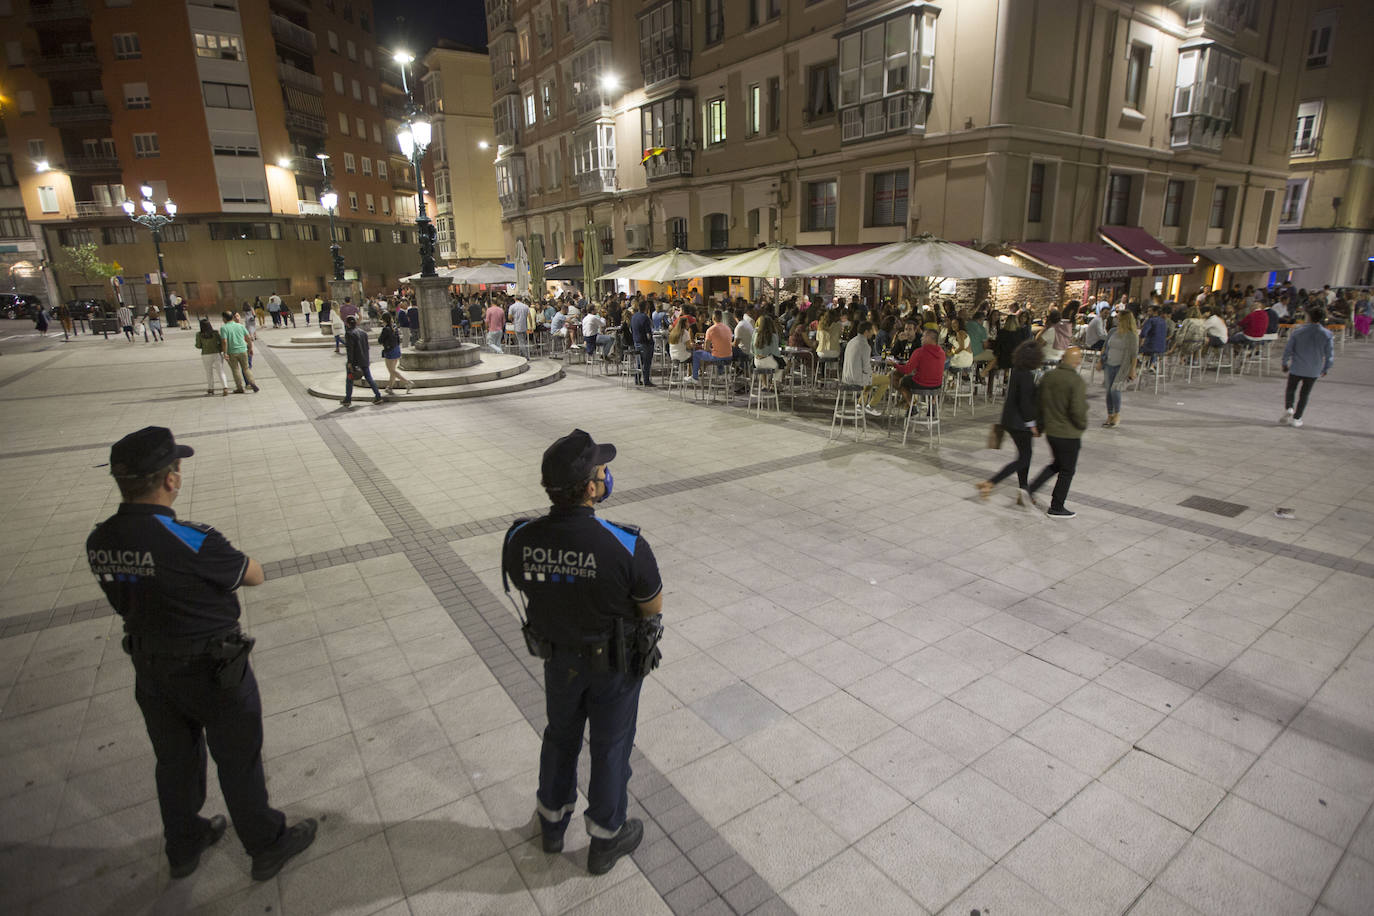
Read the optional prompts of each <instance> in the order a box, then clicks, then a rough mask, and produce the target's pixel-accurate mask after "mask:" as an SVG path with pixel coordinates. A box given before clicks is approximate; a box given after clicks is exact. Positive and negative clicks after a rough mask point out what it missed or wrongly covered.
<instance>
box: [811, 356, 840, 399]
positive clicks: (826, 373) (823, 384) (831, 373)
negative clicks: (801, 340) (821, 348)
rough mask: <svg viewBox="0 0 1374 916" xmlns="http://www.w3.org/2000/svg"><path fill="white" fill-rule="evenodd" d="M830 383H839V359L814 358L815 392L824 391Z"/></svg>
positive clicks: (834, 357)
mask: <svg viewBox="0 0 1374 916" xmlns="http://www.w3.org/2000/svg"><path fill="white" fill-rule="evenodd" d="M831 383H834V384H836V385H838V384H839V383H840V358H839V357H838V356H817V357H816V385H815V389H816V392H817V393H819V392H821V391H824V390H825V389H826V388H827V387H828V386H829V385H830V384H831Z"/></svg>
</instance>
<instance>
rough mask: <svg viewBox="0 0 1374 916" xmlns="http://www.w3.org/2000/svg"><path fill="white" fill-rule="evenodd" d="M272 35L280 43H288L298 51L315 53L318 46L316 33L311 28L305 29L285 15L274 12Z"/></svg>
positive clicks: (289, 46)
mask: <svg viewBox="0 0 1374 916" xmlns="http://www.w3.org/2000/svg"><path fill="white" fill-rule="evenodd" d="M272 37H273V38H275V39H276V40H277V42H278V43H280V44H283V45H286V46H287V47H288V48H291V49H293V50H296V51H300V52H302V53H305V54H314V53H315V48H316V45H317V43H316V41H315V33H314V32H312V31H310V30H309V29H303V28H301V27H300V26H298V25H296V24H295V23H294V22H292V21H291V20H290V19H287V18H286V17H285V16H278V15H277V14H276V13H273V14H272Z"/></svg>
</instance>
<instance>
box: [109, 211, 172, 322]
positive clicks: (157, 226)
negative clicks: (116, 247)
mask: <svg viewBox="0 0 1374 916" xmlns="http://www.w3.org/2000/svg"><path fill="white" fill-rule="evenodd" d="M138 190H139V192H140V193H141V194H142V195H143V196H142V198H141V199H140V200H139V201H138V203H137V204H135V203H134V202H133V201H132V200H128V199H125V200H124V201H123V202H122V203H120V205H119V206H120V207H121V208H122V209H123V210H124V213H125V215H127V216H128V217H129V219H131V220H133V221H134V222H136V223H138V224H139V225H140V226H143V227H144V228H146V229H148V230H149V231H150V232H152V234H153V250H154V251H155V252H157V278H158V286H159V287H160V288H161V291H162V307H163V309H166V308H168V307H169V306H170V304H171V303H170V299H169V298H168V296H167V266H166V264H165V263H164V261H163V258H162V229H163V227H165V226H168V225H170V224H171V223H172V221H173V220H174V219H176V215H177V205H176V204H175V203H174V202H173V201H172V198H170V197H169V198H167V200H166V201H164V202H163V204H162V210H163V212H162V213H159V212H157V204H156V203H155V202H154V201H153V187H152V185H146V184H145V185H141V186H139V189H138ZM140 208H141V209H142V210H143V212H142V213H136V212H134V211H136V210H138V209H140Z"/></svg>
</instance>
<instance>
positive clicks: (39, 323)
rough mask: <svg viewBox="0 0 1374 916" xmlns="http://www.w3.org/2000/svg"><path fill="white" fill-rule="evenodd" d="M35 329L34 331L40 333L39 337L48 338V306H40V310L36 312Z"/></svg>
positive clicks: (34, 317) (34, 318) (34, 316)
mask: <svg viewBox="0 0 1374 916" xmlns="http://www.w3.org/2000/svg"><path fill="white" fill-rule="evenodd" d="M33 327H34V330H36V331H38V336H39V337H47V336H48V308H47V306H45V305H39V306H38V308H37V309H36V310H35V311H34V315H33Z"/></svg>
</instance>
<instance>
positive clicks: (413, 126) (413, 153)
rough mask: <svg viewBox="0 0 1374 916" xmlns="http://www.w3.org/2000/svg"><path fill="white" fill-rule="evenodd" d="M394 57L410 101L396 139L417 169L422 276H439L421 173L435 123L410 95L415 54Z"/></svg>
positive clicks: (417, 211) (417, 202) (416, 219)
mask: <svg viewBox="0 0 1374 916" xmlns="http://www.w3.org/2000/svg"><path fill="white" fill-rule="evenodd" d="M393 60H395V61H396V63H398V64H400V65H401V87H402V88H403V89H404V90H405V93H406V98H407V99H408V100H409V102H410V105H409V107H408V110H407V112H406V119H405V120H404V121H403V122H401V126H400V128H398V129H397V131H396V141H397V142H398V143H399V144H400V146H401V154H402V155H404V156H405V157H406V158H407V159H409V160H410V164H411V166H412V167H414V169H415V200H416V204H415V212H416V216H415V234H416V236H418V238H419V242H420V276H422V277H437V276H438V273H437V272H436V271H435V269H434V226H433V224H432V223H430V221H429V217H428V216H427V215H426V214H425V180H424V178H423V177H422V175H421V174H420V163H421V162H422V161H423V160H424V158H425V150H427V149H429V142H430V140H431V139H432V138H433V125H432V124H431V123H430V120H429V118H427V117H425V115H424V112H422V111H421V110H420V107H419V106H418V105H416V104H415V97H414V96H413V95H412V94H411V92H410V84H409V82H408V81H407V80H406V65H407V64H409V63H410V62H411V61H413V60H415V58H414V56H412V55H410V54H408V53H406V52H405V51H398V52H397V53H396V55H395V56H394V58H393Z"/></svg>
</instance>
